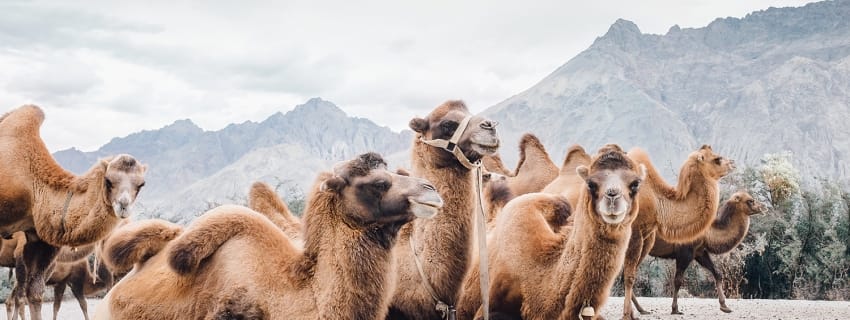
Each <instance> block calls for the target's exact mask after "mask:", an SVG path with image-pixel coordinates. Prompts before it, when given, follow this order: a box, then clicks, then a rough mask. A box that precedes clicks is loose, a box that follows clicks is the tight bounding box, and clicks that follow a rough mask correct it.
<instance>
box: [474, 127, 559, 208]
mask: <svg viewBox="0 0 850 320" xmlns="http://www.w3.org/2000/svg"><path fill="white" fill-rule="evenodd" d="M482 162H483V164H484V167H485V168H487V170H488V171H492V172H495V173H499V174H502V175H505V176H506V177H507V180H508V185H509V187H510V189H511V192H512V193H513V194H515V195H517V196H519V195H523V194H526V193H531V192H540V191H541V190H543V188H545V187H546V186H547V185H548V184H549V183H551V182H552V180H555V178H557V177H558V167H557V166H556V165H555V162H553V161H552V158H550V157H549V153H548V152H546V148H545V147H544V146H543V143H541V142H540V139H538V138H537V136H535V135H533V134H531V133H526V134H524V135H523V136H522V138H521V139H520V142H519V162H518V163H517V168H516V170H514V171H513V172H508V171H507V170H506V169H505V165H504V164H502V159H501V158H500V157H499V156H498V155H492V156H485V157H484V158H483V160H482Z"/></svg>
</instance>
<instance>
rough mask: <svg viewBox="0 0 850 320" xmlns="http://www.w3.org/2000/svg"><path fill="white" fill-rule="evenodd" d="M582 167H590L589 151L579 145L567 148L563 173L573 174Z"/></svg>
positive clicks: (562, 167) (562, 168)
mask: <svg viewBox="0 0 850 320" xmlns="http://www.w3.org/2000/svg"><path fill="white" fill-rule="evenodd" d="M580 165H590V155H589V154H587V151H585V150H584V148H582V146H580V145H578V144H574V145H571V146H570V147H569V148H567V155H566V156H565V157H564V163H563V164H562V165H561V173H562V174H564V173H567V174H572V173H574V172H575V168H577V167H578V166H580Z"/></svg>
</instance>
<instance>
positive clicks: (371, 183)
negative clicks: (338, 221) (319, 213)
mask: <svg viewBox="0 0 850 320" xmlns="http://www.w3.org/2000/svg"><path fill="white" fill-rule="evenodd" d="M323 188H324V189H325V190H327V189H330V190H332V191H334V192H337V193H339V194H340V195H341V196H342V197H343V199H345V200H344V201H345V203H346V205H347V206H349V207H351V208H356V210H351V211H350V212H352V215H354V216H352V217H349V218H351V220H353V221H356V222H359V223H362V224H364V225H365V224H372V223H378V224H390V223H398V222H408V221H411V220H413V219H414V218H415V217H420V218H430V217H433V216H434V215H435V214H437V212H438V210H439V209H440V208H442V207H443V199H442V198H440V194H439V193H438V192H437V188H435V187H434V186H433V185H432V184H431V183H430V182H428V181H427V180H425V179H420V178H415V177H409V176H404V175H400V174H396V173H393V172H390V171H387V168H386V163H385V162H384V160H383V159H382V158H381V156H380V155H378V154H375V153H367V154H363V155H361V156H360V157H358V158H357V159H354V160H351V161H346V162H343V163H340V164H338V165H337V166H336V167H335V168H334V176H333V177H331V178H330V179H328V180H326V181H325V183H324V187H323Z"/></svg>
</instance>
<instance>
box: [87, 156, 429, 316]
mask: <svg viewBox="0 0 850 320" xmlns="http://www.w3.org/2000/svg"><path fill="white" fill-rule="evenodd" d="M309 199H310V200H309V203H308V206H307V212H306V214H305V215H304V230H305V233H304V235H305V237H304V240H305V244H304V249H303V250H302V249H300V248H297V247H295V246H294V245H293V244H292V242H291V240H289V238H287V236H286V235H285V234H284V233H283V232H282V231H281V230H280V229H279V228H278V227H277V226H275V225H274V224H273V223H271V221H270V220H269V219H267V218H265V217H263V216H262V215H260V214H259V213H256V212H254V211H252V210H250V209H248V208H245V207H240V206H222V207H218V208H215V209H213V210H210V211H209V212H207V213H206V214H204V215H202V216H201V217H199V218H198V219H196V220H195V221H194V222H193V223H192V225H190V226H189V227H187V228H186V230H185V231H184V232H183V233H182V234H180V236H178V237H177V238H176V239H174V240H172V241H170V242H169V243H168V244H167V245H166V247H165V248H163V249H162V250H161V251H160V252H159V253H158V254H156V255H154V256H153V257H151V258H150V259H149V260H147V262H145V263H144V264H142V265H139V266H137V267H136V268H135V269H134V271H133V272H131V273H130V274H128V275H127V276H126V277H125V278H124V279H122V280H121V281H120V282H119V283H118V284H116V285H115V287H114V288H113V289H112V290H111V291H110V293H109V294H107V297H106V298H105V299H104V301H103V302H102V303H101V304H100V305H99V306H98V310H97V316H96V318H98V319H380V318H383V317H385V316H386V312H387V304H388V303H389V298H390V297H389V294H390V292H391V289H392V287H393V286H394V285H395V284H394V281H393V276H392V272H391V271H392V266H393V257H392V248H393V246H394V245H395V243H396V238H397V234H398V231H399V229H400V228H401V227H402V226H404V225H405V224H407V223H409V222H410V221H412V220H414V218H416V217H422V218H428V217H431V216H433V215H435V214H437V212H438V209H439V208H440V207H441V206H442V200H441V199H440V196H439V194H438V193H437V191H436V189H435V187H434V186H433V185H431V184H430V183H429V182H428V181H426V180H424V179H418V178H412V177H405V176H401V175H397V174H394V173H391V172H389V171H387V170H386V164H385V163H384V161H383V159H382V158H381V157H380V156H379V155H377V154H374V153H368V154H363V155H361V156H359V157H357V158H356V159H354V160H351V161H347V162H345V163H343V164H341V165H337V166H336V167H335V168H334V172H333V176H332V177H330V178H328V179H327V180H325V181H323V182H322V185H321V187H320V188H319V191H318V192H316V193H315V194H312V195H311V196H310V198H309ZM113 250H115V249H113Z"/></svg>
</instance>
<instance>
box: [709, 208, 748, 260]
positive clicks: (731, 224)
mask: <svg viewBox="0 0 850 320" xmlns="http://www.w3.org/2000/svg"><path fill="white" fill-rule="evenodd" d="M749 228H750V217H749V216H748V215H747V213H746V212H741V211H740V210H736V208H735V206H734V205H732V204H728V203H727V204H724V205H723V207H722V208H721V210H720V214H719V215H718V217H717V220H715V221H714V223H712V224H711V229H708V232H707V233H706V235H705V244H706V247H707V249H708V251H709V252H711V253H713V254H721V253H726V252H729V251H731V250H732V249H734V248H735V247H737V246H738V244H740V243H741V241H743V240H744V237H745V236H746V235H747V231H749Z"/></svg>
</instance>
